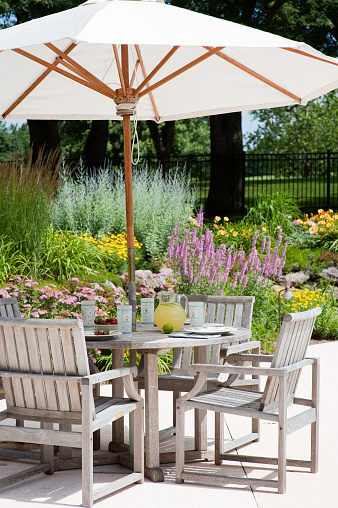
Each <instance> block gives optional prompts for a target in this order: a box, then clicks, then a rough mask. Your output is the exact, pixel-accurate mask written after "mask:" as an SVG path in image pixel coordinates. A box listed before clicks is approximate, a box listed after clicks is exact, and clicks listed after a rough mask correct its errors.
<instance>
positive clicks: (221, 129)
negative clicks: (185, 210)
mask: <svg viewBox="0 0 338 508" xmlns="http://www.w3.org/2000/svg"><path fill="white" fill-rule="evenodd" d="M210 139H211V172H210V188H209V195H208V198H207V201H206V204H205V213H206V215H208V216H210V217H214V216H215V215H220V216H223V215H241V214H243V213H245V207H244V196H243V194H244V152H243V138H242V115H241V113H240V112H236V113H227V114H222V115H215V116H211V117H210Z"/></svg>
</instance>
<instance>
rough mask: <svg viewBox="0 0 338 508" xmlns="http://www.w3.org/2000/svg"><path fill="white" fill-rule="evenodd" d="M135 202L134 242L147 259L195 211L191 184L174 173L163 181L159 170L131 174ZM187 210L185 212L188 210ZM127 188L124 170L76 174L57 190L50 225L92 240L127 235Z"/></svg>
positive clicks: (159, 254)
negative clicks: (138, 243) (113, 234)
mask: <svg viewBox="0 0 338 508" xmlns="http://www.w3.org/2000/svg"><path fill="white" fill-rule="evenodd" d="M133 201H134V225H135V237H136V238H137V240H138V241H140V242H141V243H142V244H143V246H144V250H145V254H146V256H147V257H148V259H152V260H154V259H156V258H161V257H162V256H163V255H164V253H165V251H166V249H167V246H168V236H169V235H170V233H171V231H172V229H173V227H174V226H175V225H176V224H177V222H178V220H179V219H181V218H185V219H186V218H187V217H188V216H189V215H190V213H191V210H192V209H193V207H194V206H195V202H196V198H195V194H194V193H193V192H192V191H191V190H190V184H189V179H188V178H187V177H186V176H185V175H184V174H183V175H182V174H180V173H179V172H178V171H172V172H170V174H169V175H168V176H167V177H165V178H164V177H163V176H162V173H161V171H160V170H157V171H154V172H149V171H148V169H147V168H146V167H143V168H141V169H136V170H134V174H133ZM187 208H189V209H187ZM125 213H126V212H125V188H124V173H123V170H122V169H117V170H115V171H114V170H109V169H106V170H104V169H101V170H99V171H98V172H97V173H96V174H95V175H94V176H88V175H86V174H85V173H84V171H83V170H82V172H81V171H80V172H79V174H78V177H77V179H76V180H74V179H73V180H70V179H68V180H67V181H66V182H65V183H64V184H63V186H62V187H61V188H60V190H59V193H58V197H57V200H56V203H55V206H54V208H53V213H52V222H53V224H54V225H55V227H57V228H59V229H68V230H69V231H72V232H77V233H85V232H87V233H89V234H91V235H93V236H98V235H100V234H105V233H108V232H116V233H124V232H125V231H126V215H125Z"/></svg>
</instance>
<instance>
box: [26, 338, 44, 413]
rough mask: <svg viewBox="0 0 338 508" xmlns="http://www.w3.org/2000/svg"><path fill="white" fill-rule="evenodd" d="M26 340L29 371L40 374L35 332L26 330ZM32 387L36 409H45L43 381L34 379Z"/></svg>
mask: <svg viewBox="0 0 338 508" xmlns="http://www.w3.org/2000/svg"><path fill="white" fill-rule="evenodd" d="M26 340H27V346H28V353H29V362H30V366H31V371H32V372H33V373H34V374H41V365H40V351H39V344H38V339H37V335H36V331H35V330H34V329H33V328H26ZM33 386H34V392H35V400H36V408H37V409H47V405H46V397H45V389H44V383H43V381H41V380H40V379H34V380H33Z"/></svg>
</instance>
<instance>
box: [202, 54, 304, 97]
mask: <svg viewBox="0 0 338 508" xmlns="http://www.w3.org/2000/svg"><path fill="white" fill-rule="evenodd" d="M204 48H205V49H207V50H210V48H209V46H204ZM217 56H218V57H220V58H222V59H223V60H225V61H226V62H228V63H230V64H232V65H234V66H235V67H237V68H238V69H241V70H242V71H244V72H246V73H247V74H250V76H252V77H253V78H256V79H258V80H259V81H262V82H263V83H265V84H266V85H268V86H270V87H271V88H274V89H275V90H278V92H281V93H283V94H284V95H287V96H288V97H290V98H291V99H293V100H295V101H296V102H298V103H299V104H300V103H301V98H300V97H298V96H297V95H295V94H293V93H292V92H289V91H288V90H286V89H285V88H282V87H281V86H279V85H277V84H276V83H274V82H273V81H270V80H269V79H267V78H265V77H264V76H262V75H261V74H258V72H255V71H253V70H252V69H250V68H249V67H247V66H246V65H243V64H241V63H240V62H238V61H237V60H234V59H233V58H231V57H229V56H227V55H225V54H224V53H217Z"/></svg>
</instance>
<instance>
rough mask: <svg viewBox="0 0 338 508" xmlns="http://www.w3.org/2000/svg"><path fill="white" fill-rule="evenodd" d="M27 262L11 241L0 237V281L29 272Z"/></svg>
mask: <svg viewBox="0 0 338 508" xmlns="http://www.w3.org/2000/svg"><path fill="white" fill-rule="evenodd" d="M28 267H29V261H28V259H26V258H25V256H24V255H23V254H22V253H21V252H20V251H19V250H18V249H17V246H16V244H15V242H14V241H13V240H10V239H6V238H5V237H4V236H1V237H0V280H1V281H4V280H6V279H8V277H10V276H13V275H18V274H21V273H24V272H25V271H26V272H27V271H29V268H28Z"/></svg>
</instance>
